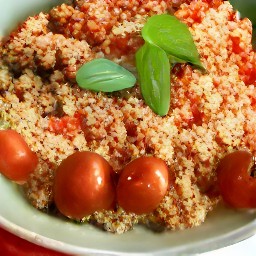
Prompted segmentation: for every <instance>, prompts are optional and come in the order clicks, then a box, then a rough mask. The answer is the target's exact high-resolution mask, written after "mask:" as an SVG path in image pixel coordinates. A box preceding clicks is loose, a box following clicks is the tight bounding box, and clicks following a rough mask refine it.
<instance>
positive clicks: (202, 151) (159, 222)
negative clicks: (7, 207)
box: [0, 0, 256, 233]
mask: <svg viewBox="0 0 256 256" xmlns="http://www.w3.org/2000/svg"><path fill="white" fill-rule="evenodd" d="M162 13H171V14H174V15H175V16H176V17H177V18H178V19H179V20H181V21H182V22H184V23H186V24H187V25H188V27H189V30H190V32H191V34H192V36H193V39H194V42H195V44H196V47H197V49H198V51H199V54H200V57H201V61H202V63H203V65H204V66H205V68H206V70H207V72H206V73H204V72H201V71H200V70H198V69H195V68H193V67H192V66H191V65H189V64H177V65H175V67H174V68H173V70H172V75H171V81H172V83H171V84H172V87H171V104H170V110H169V112H168V114H167V115H166V116H165V117H160V116H158V115H156V114H155V113H154V112H153V111H152V110H151V109H150V108H149V107H148V106H147V105H146V104H145V102H144V100H143V98H142V96H141V93H140V89H139V87H138V85H136V86H135V87H134V88H132V89H130V90H125V91H122V92H120V93H112V94H104V93H95V92H91V91H87V90H82V89H81V88H79V87H78V86H77V85H76V82H75V74H76V71H77V70H78V69H79V67H80V66H81V65H82V64H84V63H86V62H88V61H90V60H92V59H94V58H102V57H105V58H108V59H110V60H112V61H115V62H116V63H118V64H120V65H122V66H124V67H126V68H127V69H129V70H131V71H132V72H134V71H135V57H134V55H135V53H136V51H137V50H138V48H139V47H140V46H142V44H143V40H142V38H141V34H140V31H141V29H142V27H143V25H144V24H145V22H146V20H147V18H148V17H149V16H152V15H156V14H162ZM251 36H252V25H251V22H250V21H249V20H248V19H242V20H240V19H239V17H238V16H237V14H236V12H235V11H234V10H233V9H232V6H231V5H230V4H229V2H228V1H222V0H214V1H208V0H192V1H190V0H187V1H179V0H178V1H177V0H168V1H167V0H166V1H161V0H157V1H155V0H154V1H153V0H147V1H135V0H132V1H125V0H123V1H122V0H115V1H107V0H91V1H84V0H76V1H72V3H70V4H62V5H60V6H57V7H55V8H53V9H52V10H51V11H50V12H49V13H40V14H38V15H36V16H32V17H29V18H28V19H27V20H26V21H25V22H23V23H22V24H21V25H20V26H19V27H18V28H17V29H16V30H15V31H13V32H12V33H11V34H10V35H9V37H8V38H7V39H5V40H4V41H3V42H2V45H1V68H0V111H1V112H0V114H1V124H3V125H2V126H4V128H6V127H11V128H12V129H15V130H16V131H17V132H18V133H20V134H21V135H22V136H23V137H24V139H25V141H26V142H27V144H28V145H29V147H30V148H31V149H32V150H33V151H34V152H36V154H37V156H38V158H39V164H38V166H37V169H36V170H35V172H34V173H33V174H32V175H31V176H30V178H29V180H28V182H27V183H26V184H25V185H23V187H24V191H25V194H26V197H27V199H28V201H29V202H31V204H32V205H33V206H34V207H36V208H37V209H40V210H47V209H50V208H52V206H53V205H54V202H53V180H54V174H55V170H56V168H57V167H58V166H59V164H60V163H61V161H62V160H64V159H65V158H66V157H67V156H69V155H71V154H73V153H74V152H77V151H93V152H96V153H98V154H100V155H101V156H103V157H104V158H105V159H106V160H107V161H108V162H109V163H110V165H111V166H112V167H113V169H114V171H115V172H116V173H117V174H119V173H120V172H121V170H122V169H123V167H124V166H125V165H126V164H128V163H129V162H130V161H131V160H132V159H135V158H137V157H139V156H143V155H154V156H156V157H158V158H160V159H162V160H164V161H165V162H166V164H167V166H168V169H169V172H170V177H171V186H170V188H169V189H168V192H167V194H166V196H165V197H164V199H163V200H162V201H161V203H160V205H159V206H158V207H157V208H156V209H155V210H154V211H153V212H152V213H150V214H142V215H136V214H134V213H127V212H125V211H124V210H123V209H122V208H121V207H118V208H117V209H116V210H108V211H100V212H95V213H93V214H92V215H90V216H88V217H87V220H88V222H90V223H93V224H95V225H97V226H100V227H103V228H104V229H105V230H107V231H110V232H114V233H123V232H125V231H128V230H130V229H132V228H133V227H134V225H135V224H137V223H144V224H145V225H148V226H150V227H152V228H153V227H158V228H159V227H161V228H166V229H170V230H178V229H187V228H191V227H195V226H198V225H200V224H201V223H202V222H204V220H205V218H206V216H207V213H208V212H209V211H212V210H213V209H214V207H215V206H216V205H217V204H218V202H219V201H220V195H219V192H218V189H217V185H216V166H217V163H218V161H219V159H221V158H222V157H224V156H225V155H226V154H227V153H229V152H233V151H235V150H241V149H247V150H249V151H250V152H251V153H252V154H253V155H255V154H256V133H255V127H256V87H255V85H256V76H255V74H256V55H255V52H254V51H253V49H252V46H251Z"/></svg>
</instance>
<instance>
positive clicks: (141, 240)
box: [0, 0, 256, 255]
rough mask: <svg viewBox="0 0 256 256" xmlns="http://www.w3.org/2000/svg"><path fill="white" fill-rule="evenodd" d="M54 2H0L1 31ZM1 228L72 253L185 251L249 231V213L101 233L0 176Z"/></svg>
mask: <svg viewBox="0 0 256 256" xmlns="http://www.w3.org/2000/svg"><path fill="white" fill-rule="evenodd" d="M60 2H61V1H58V0H23V1H17V0H8V1H6V0H0V3H1V10H0V12H1V15H0V34H1V35H4V34H7V33H8V32H9V31H10V30H11V29H13V28H14V27H15V26H16V25H17V23H18V22H19V21H21V20H23V19H25V17H27V16H28V15H31V14H34V13H35V12H38V11H40V10H44V9H47V8H49V7H50V6H53V5H55V4H57V3H58V4H59V3H60ZM0 195H1V196H0V205H1V207H0V226H2V227H3V228H5V229H6V230H8V231H10V232H12V233H14V234H16V235H18V236H20V237H22V238H25V239H27V240H28V241H31V242H33V243H36V244H39V245H42V246H45V247H48V248H51V249H55V250H57V251H62V252H66V253H72V254H77V255H91V254H93V255H95V254H103V255H125V254H140V255H144V254H154V255H180V254H182V255H184V254H186V255H188V254H193V253H200V252H205V251H210V250H213V249H217V248H220V247H224V246H227V245H231V244H233V243H236V242H238V241H241V240H243V239H245V238H248V237H249V236H251V235H252V234H254V232H255V230H256V221H255V215H256V214H255V212H254V211H251V212H249V211H235V210H232V209H228V208H226V207H223V206H220V207H218V209H216V210H214V211H213V212H212V213H210V214H209V216H208V218H207V219H206V221H205V223H204V224H203V225H201V226H200V227H198V228H193V229H191V230H185V231H177V232H171V231H168V232H163V233H153V232H152V231H149V230H147V229H146V228H144V227H141V226H138V227H136V228H135V229H134V230H133V231H130V232H127V233H125V234H123V235H114V234H109V233H107V232H103V231H101V230H99V229H97V228H95V227H93V226H91V225H87V224H83V225H78V224H75V223H72V222H67V221H64V220H62V219H58V218H56V217H54V216H49V215H47V214H44V213H42V212H39V211H37V210H36V209H34V208H33V207H32V206H30V205H29V204H28V203H27V201H26V200H25V199H24V198H23V196H22V193H20V191H19V189H18V187H17V186H16V185H14V184H13V183H11V182H10V181H8V180H6V179H5V178H4V177H3V176H1V175H0Z"/></svg>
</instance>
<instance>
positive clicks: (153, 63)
mask: <svg viewBox="0 0 256 256" xmlns="http://www.w3.org/2000/svg"><path fill="white" fill-rule="evenodd" d="M136 66H137V70H138V76H139V81H140V89H141V93H142V96H143V98H144V100H145V102H146V104H147V105H148V106H149V107H150V108H151V109H152V110H153V111H154V112H155V113H156V114H158V115H160V116H165V115H166V114H167V113H168V111H169V108H170V93H171V92H170V91H171V89H170V62H169V59H168V56H167V54H166V53H165V51H164V50H162V49H161V48H159V47H157V46H155V45H152V44H150V43H147V42H146V43H145V44H144V45H143V46H142V47H141V48H140V49H139V51H138V52H137V53H136Z"/></svg>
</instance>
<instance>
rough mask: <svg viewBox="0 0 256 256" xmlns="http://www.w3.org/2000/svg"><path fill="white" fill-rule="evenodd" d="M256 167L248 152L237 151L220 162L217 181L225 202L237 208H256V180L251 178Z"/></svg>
mask: <svg viewBox="0 0 256 256" xmlns="http://www.w3.org/2000/svg"><path fill="white" fill-rule="evenodd" d="M253 165H254V162H253V157H252V155H251V154H250V153H249V152H247V151H235V152H233V153H231V154H228V155H226V156H225V157H224V158H223V159H221V160H220V162H219V165H218V167H217V180H218V186H219V190H220V193H221V195H222V197H223V200H224V202H226V203H227V204H229V205H230V206H232V207H235V208H255V207H256V179H255V178H254V177H252V176H251V171H252V169H251V168H252V167H253Z"/></svg>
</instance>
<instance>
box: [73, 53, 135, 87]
mask: <svg viewBox="0 0 256 256" xmlns="http://www.w3.org/2000/svg"><path fill="white" fill-rule="evenodd" d="M76 81H77V84H78V86H79V87H81V88H83V89H88V90H92V91H96V92H99V91H101V92H114V91H119V90H122V89H126V88H130V87H132V86H134V85H135V83H136V78H135V76H134V75H133V74H132V73H131V72H129V71H128V70H126V69H125V68H123V67H122V66H120V65H118V64H116V63H114V62H112V61H110V60H107V59H102V58H100V59H94V60H92V61H90V62H87V63H86V64H84V65H83V66H82V67H81V68H80V69H79V70H78V71H77V73H76Z"/></svg>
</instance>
